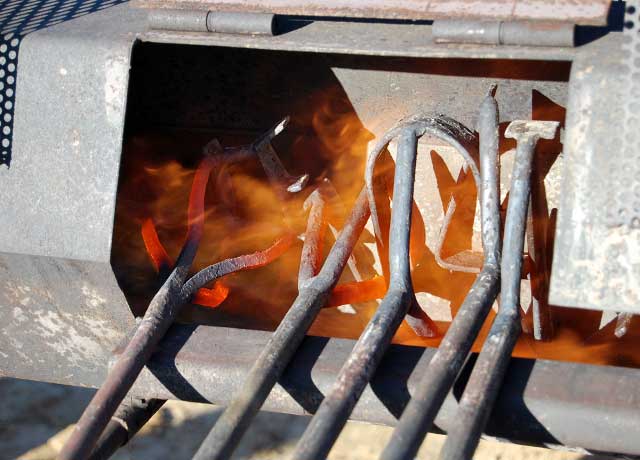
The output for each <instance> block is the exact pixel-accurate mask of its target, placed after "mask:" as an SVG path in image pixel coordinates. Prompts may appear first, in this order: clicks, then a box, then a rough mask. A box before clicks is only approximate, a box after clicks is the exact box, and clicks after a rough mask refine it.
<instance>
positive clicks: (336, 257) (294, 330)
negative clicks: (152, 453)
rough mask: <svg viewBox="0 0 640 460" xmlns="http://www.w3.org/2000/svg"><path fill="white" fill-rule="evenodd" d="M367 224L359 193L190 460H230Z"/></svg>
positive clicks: (364, 202)
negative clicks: (317, 266) (327, 248)
mask: <svg viewBox="0 0 640 460" xmlns="http://www.w3.org/2000/svg"><path fill="white" fill-rule="evenodd" d="M368 219H369V206H368V203H367V196H366V193H365V191H364V190H363V191H362V192H360V195H359V197H358V199H357V201H356V204H355V205H354V208H353V210H352V212H351V216H350V217H349V219H348V221H347V222H346V224H345V226H344V228H343V229H342V232H341V233H340V236H339V237H338V239H337V240H336V243H335V244H334V245H333V247H332V248H331V251H330V252H329V255H328V256H327V259H326V261H325V263H324V265H323V266H322V269H321V270H320V273H318V275H316V276H315V277H314V278H313V279H312V280H311V281H310V282H309V283H308V284H306V285H305V286H304V287H303V289H302V290H301V291H300V293H299V294H298V297H297V298H296V300H295V301H294V303H293V305H292V306H291V308H290V309H289V311H288V312H287V314H286V315H285V317H284V319H283V320H282V322H281V323H280V325H279V326H278V328H277V329H276V331H275V332H274V333H273V335H272V336H271V339H270V340H269V343H268V344H267V346H266V347H265V349H264V350H263V351H262V353H261V354H260V357H259V358H258V360H257V361H256V362H255V364H254V365H253V367H252V368H251V371H250V372H249V376H248V377H247V380H246V381H245V382H244V384H243V386H242V388H240V390H239V392H238V393H237V394H236V395H235V397H234V398H233V401H232V402H231V403H230V404H229V406H228V407H227V409H226V410H225V411H224V413H223V414H222V416H221V417H220V418H219V419H218V421H217V422H216V424H215V425H214V427H213V428H212V430H211V431H210V432H209V434H208V435H207V437H206V438H205V440H204V441H203V443H202V445H201V446H200V448H199V449H198V452H197V453H196V455H195V456H194V459H196V460H205V459H217V460H220V459H226V458H229V457H231V454H232V453H233V450H234V449H235V447H236V446H237V444H238V442H239V441H240V438H241V437H242V435H243V434H244V432H245V431H246V429H247V428H248V426H249V424H250V423H251V420H252V419H253V418H254V417H255V415H256V414H257V412H258V411H259V410H260V407H261V406H262V404H263V403H264V401H265V399H266V398H267V396H268V395H269V393H270V392H271V389H272V388H273V386H274V385H275V384H276V382H277V381H278V379H279V378H280V376H281V375H282V372H283V371H284V368H285V367H286V366H287V364H288V363H289V361H290V360H291V357H292V356H293V355H294V353H295V352H296V350H297V348H298V347H299V345H300V343H301V342H302V340H303V339H304V337H305V335H306V333H307V330H308V329H309V327H310V326H311V323H312V322H313V320H314V319H315V317H316V316H317V315H318V312H319V311H320V309H321V308H322V307H323V306H324V305H325V304H326V302H327V299H328V298H329V294H330V293H331V290H332V289H333V287H334V286H335V285H336V283H337V282H338V279H339V278H340V275H341V274H342V271H343V270H344V267H345V266H346V264H347V261H348V260H349V256H350V255H351V253H352V251H353V248H354V246H355V244H356V242H357V241H358V238H359V236H360V234H361V233H362V230H363V229H364V225H365V224H366V222H367V220H368Z"/></svg>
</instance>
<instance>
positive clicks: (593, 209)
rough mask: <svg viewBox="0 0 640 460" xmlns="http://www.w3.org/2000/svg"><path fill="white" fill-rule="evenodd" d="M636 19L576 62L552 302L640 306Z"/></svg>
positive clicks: (586, 49)
mask: <svg viewBox="0 0 640 460" xmlns="http://www.w3.org/2000/svg"><path fill="white" fill-rule="evenodd" d="M636 11H637V5H636ZM634 21H635V22H634V23H633V24H635V26H634V28H633V29H631V30H629V32H625V33H624V35H623V34H612V35H610V36H607V37H604V38H603V39H601V40H599V41H597V42H595V43H593V44H590V45H587V46H585V47H584V50H583V52H581V53H580V56H579V58H578V59H576V60H575V61H574V63H573V66H572V71H571V80H570V88H569V104H568V108H567V125H566V126H567V128H566V133H565V139H564V146H565V148H564V156H565V164H564V171H563V172H564V179H563V183H562V189H561V195H560V197H561V198H560V200H561V203H560V207H559V212H558V224H557V227H556V241H555V246H554V258H553V270H552V271H551V288H550V302H551V303H552V304H556V305H563V306H570V307H580V308H590V309H598V310H601V309H602V310H613V311H618V312H620V311H622V312H631V313H633V312H635V313H638V312H640V283H639V282H638V280H639V279H640V208H639V206H640V195H639V193H640V169H639V165H640V149H638V142H637V139H638V133H640V121H639V119H638V117H637V113H638V110H637V109H638V107H640V92H639V91H638V87H639V83H638V82H639V79H638V77H637V76H638V70H637V69H638V67H637V63H638V62H639V61H638V56H640V52H639V51H638V50H639V47H638V46H637V45H635V46H634V44H637V40H638V33H637V30H638V28H637V20H636V19H634ZM623 44H624V48H623Z"/></svg>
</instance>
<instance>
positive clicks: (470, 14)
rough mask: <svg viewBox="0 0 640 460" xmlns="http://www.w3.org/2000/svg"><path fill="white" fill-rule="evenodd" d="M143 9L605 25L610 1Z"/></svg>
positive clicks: (330, 2)
mask: <svg viewBox="0 0 640 460" xmlns="http://www.w3.org/2000/svg"><path fill="white" fill-rule="evenodd" d="M134 4H135V5H137V6H140V7H145V8H186V9H207V10H214V11H250V12H258V13H276V14H286V15H311V16H343V17H354V18H390V19H481V20H503V21H522V20H529V21H562V22H570V23H574V24H589V25H604V24H606V22H607V12H608V11H609V5H610V4H611V1H609V0H569V1H567V0H486V1H485V0H482V1H478V0H400V1H385V0H358V1H354V0H324V1H322V2H319V1H317V0H316V1H313V2H307V1H300V0H263V1H260V2H255V1H252V0H135V1H134Z"/></svg>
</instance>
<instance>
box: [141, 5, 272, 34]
mask: <svg viewBox="0 0 640 460" xmlns="http://www.w3.org/2000/svg"><path fill="white" fill-rule="evenodd" d="M148 24H149V28H150V29H155V30H172V31H178V32H217V33H225V34H247V35H275V32H276V21H275V15H274V14H270V13H246V12H235V11H207V10H186V9H185V10H178V9H165V8H157V9H153V10H151V11H149V17H148Z"/></svg>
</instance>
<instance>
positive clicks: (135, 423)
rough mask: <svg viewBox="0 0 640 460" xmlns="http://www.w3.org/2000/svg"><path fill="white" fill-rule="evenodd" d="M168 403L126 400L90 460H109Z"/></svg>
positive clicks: (161, 400)
mask: <svg viewBox="0 0 640 460" xmlns="http://www.w3.org/2000/svg"><path fill="white" fill-rule="evenodd" d="M165 402H167V401H166V400H165V399H138V398H131V399H130V400H129V401H127V400H125V401H124V402H123V403H122V404H120V407H118V410H117V411H116V413H115V414H114V416H113V417H111V420H110V421H109V424H108V425H107V428H106V429H105V430H104V433H102V436H101V437H100V439H99V440H98V442H97V444H96V447H95V449H94V450H93V453H92V454H91V456H90V457H89V459H88V460H107V459H108V458H111V456H112V455H113V454H114V453H115V452H116V451H117V450H118V449H119V448H120V447H122V446H124V445H125V444H127V443H128V442H129V441H130V440H131V439H132V438H133V437H134V436H135V435H136V433H137V432H138V431H139V430H140V428H142V427H143V426H144V425H145V423H147V422H148V421H149V419H150V418H151V417H153V415H154V414H155V413H156V412H158V410H159V409H160V408H161V407H162V406H163V405H164V403H165Z"/></svg>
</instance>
